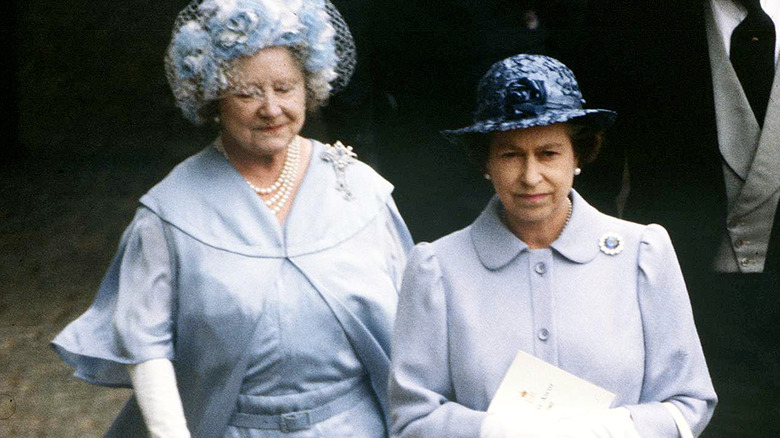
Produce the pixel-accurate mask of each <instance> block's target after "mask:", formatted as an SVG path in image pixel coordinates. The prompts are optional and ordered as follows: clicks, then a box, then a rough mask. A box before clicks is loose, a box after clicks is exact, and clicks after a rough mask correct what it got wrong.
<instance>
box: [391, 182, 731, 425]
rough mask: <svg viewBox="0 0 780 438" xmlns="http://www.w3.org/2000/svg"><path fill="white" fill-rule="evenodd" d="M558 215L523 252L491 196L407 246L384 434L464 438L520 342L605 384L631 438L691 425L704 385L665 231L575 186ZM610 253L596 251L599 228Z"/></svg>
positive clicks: (707, 409)
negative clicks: (553, 233) (677, 416)
mask: <svg viewBox="0 0 780 438" xmlns="http://www.w3.org/2000/svg"><path fill="white" fill-rule="evenodd" d="M571 196H572V200H573V211H572V215H571V219H570V222H569V224H568V225H567V226H566V227H565V228H564V230H563V232H562V234H561V236H560V237H559V238H558V239H557V240H556V241H555V242H553V243H552V245H551V247H550V248H546V249H534V250H530V249H529V248H528V246H527V245H526V244H525V243H523V242H522V241H521V240H520V239H518V238H517V237H515V236H514V235H513V234H512V233H511V232H510V231H509V229H507V228H506V227H505V226H504V224H503V223H502V221H501V220H500V209H501V208H503V207H501V203H500V202H499V200H498V198H497V197H494V198H493V199H492V200H491V202H490V203H489V204H488V206H487V208H486V209H485V210H484V211H483V213H482V214H481V216H480V217H479V218H478V219H477V220H476V221H475V222H474V223H473V224H472V225H470V226H469V227H467V228H465V229H463V230H460V231H457V232H455V233H453V234H450V235H448V236H445V237H443V238H442V239H439V240H437V241H436V242H433V243H431V244H426V243H423V244H420V245H418V246H417V247H415V249H414V250H413V251H412V253H411V254H410V256H409V262H408V264H407V268H406V272H405V274H404V280H403V285H402V288H401V298H400V301H399V305H398V313H397V319H396V324H395V335H394V340H393V349H392V352H393V360H392V365H391V379H390V404H391V416H392V419H393V426H392V432H393V433H394V434H395V435H397V436H401V437H405V438H412V437H419V438H436V437H442V438H444V437H446V438H461V437H462V438H476V437H479V431H480V426H481V422H482V419H483V418H484V416H485V415H486V414H485V412H484V411H485V410H486V409H487V407H488V405H489V404H490V400H491V399H492V397H493V395H494V394H495V391H496V389H497V388H498V385H499V383H500V381H501V379H502V377H503V376H504V374H505V373H506V371H507V369H508V368H509V365H510V363H511V362H512V360H513V359H514V357H515V355H516V354H517V352H518V351H519V350H523V351H525V352H528V353H530V354H533V355H534V356H536V357H539V358H541V359H543V360H545V361H546V362H548V363H550V364H553V365H555V366H558V367H560V368H562V369H564V370H566V371H568V372H570V373H572V374H574V375H576V376H579V377H581V378H583V379H585V380H588V381H590V382H592V383H595V384H596V385H599V386H601V387H603V388H605V389H607V390H609V391H611V392H613V393H615V394H616V395H617V396H616V399H615V401H614V406H626V407H627V408H628V409H629V410H630V412H631V416H632V418H633V421H634V424H635V427H636V429H637V431H638V432H639V434H640V436H642V437H643V438H655V437H658V438H660V437H665V438H669V437H677V436H678V432H677V428H676V424H675V422H674V420H673V418H672V416H671V415H670V413H669V411H668V410H667V409H666V408H665V407H664V406H662V405H661V402H671V403H673V404H674V405H675V406H676V407H677V408H679V410H680V411H681V412H682V414H683V416H684V418H685V420H686V422H687V423H688V424H689V425H690V427H691V429H692V430H693V432H694V433H695V434H696V435H698V434H699V433H701V431H702V429H703V428H704V427H705V426H706V424H707V422H708V421H709V419H710V417H711V415H712V412H713V409H714V407H715V403H716V396H715V392H714V390H713V387H712V383H711V381H710V377H709V373H708V371H707V366H706V364H705V361H704V356H703V354H702V350H701V346H700V343H699V338H698V335H697V333H696V328H695V326H694V322H693V317H692V314H691V307H690V303H689V300H688V295H687V292H686V288H685V284H684V282H683V277H682V275H681V273H680V268H679V266H678V264H677V260H676V257H675V254H674V250H673V248H672V245H671V242H670V240H669V237H668V235H667V234H666V231H665V230H664V229H663V228H662V227H660V226H658V225H649V226H642V225H638V224H634V223H630V222H626V221H622V220H619V219H616V218H613V217H609V216H606V215H604V214H601V213H599V212H598V211H597V210H596V209H594V208H593V207H591V206H590V205H588V204H587V203H586V202H585V201H584V200H583V199H582V198H581V197H580V196H579V195H578V194H577V193H576V192H575V191H572V192H571ZM608 233H611V234H613V235H615V236H619V237H620V240H621V241H622V244H623V247H622V251H620V252H619V253H617V254H614V255H610V254H607V253H606V252H603V251H602V250H601V249H600V246H599V241H600V238H601V237H602V236H604V235H605V234H608Z"/></svg>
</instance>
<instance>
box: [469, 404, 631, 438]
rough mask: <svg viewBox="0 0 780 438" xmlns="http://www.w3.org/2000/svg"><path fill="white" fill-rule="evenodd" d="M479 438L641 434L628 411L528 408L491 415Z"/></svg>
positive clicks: (583, 437) (615, 437)
mask: <svg viewBox="0 0 780 438" xmlns="http://www.w3.org/2000/svg"><path fill="white" fill-rule="evenodd" d="M480 438H639V434H638V433H637V431H636V429H635V428H634V422H633V421H632V420H631V414H630V413H629V411H628V409H626V408H616V409H598V410H583V409H551V410H548V411H535V410H530V409H529V410H521V411H519V412H513V413H512V414H508V413H505V412H504V413H500V414H490V415H488V416H487V417H486V418H485V420H484V421H483V423H482V429H481V431H480Z"/></svg>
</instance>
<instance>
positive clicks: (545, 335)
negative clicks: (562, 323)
mask: <svg viewBox="0 0 780 438" xmlns="http://www.w3.org/2000/svg"><path fill="white" fill-rule="evenodd" d="M536 336H537V337H538V338H539V339H541V340H542V341H546V340H547V339H548V338H549V337H550V332H549V331H547V329H541V330H539V333H537V334H536Z"/></svg>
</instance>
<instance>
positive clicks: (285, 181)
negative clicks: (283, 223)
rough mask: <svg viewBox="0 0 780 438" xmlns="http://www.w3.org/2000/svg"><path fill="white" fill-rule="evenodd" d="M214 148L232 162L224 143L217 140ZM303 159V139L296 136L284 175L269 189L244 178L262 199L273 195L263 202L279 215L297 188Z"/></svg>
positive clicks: (285, 163)
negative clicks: (299, 166)
mask: <svg viewBox="0 0 780 438" xmlns="http://www.w3.org/2000/svg"><path fill="white" fill-rule="evenodd" d="M214 147H216V148H217V150H218V151H220V152H221V153H222V155H224V156H225V158H227V159H228V161H230V157H228V154H227V151H226V150H225V148H224V146H222V141H221V140H217V142H216V143H215V144H214ZM300 158H301V137H299V136H297V135H296V136H295V138H293V140H292V141H291V142H290V144H289V146H287V154H286V155H285V157H284V167H283V168H282V173H281V174H279V177H278V178H276V181H274V183H273V184H271V185H270V186H268V187H258V186H256V185H254V184H252V183H251V182H250V181H249V180H248V179H246V178H244V181H246V183H247V184H249V187H251V188H252V190H254V191H255V193H257V194H258V195H260V196H261V197H264V196H269V195H272V196H271V197H270V198H268V199H265V198H263V202H265V205H267V206H268V208H269V209H271V211H272V212H273V213H274V214H277V213H279V211H281V209H282V208H283V207H284V205H285V204H286V203H287V201H288V200H289V199H290V194H292V191H293V187H295V180H296V179H297V177H298V165H299V164H300V161H301V160H300Z"/></svg>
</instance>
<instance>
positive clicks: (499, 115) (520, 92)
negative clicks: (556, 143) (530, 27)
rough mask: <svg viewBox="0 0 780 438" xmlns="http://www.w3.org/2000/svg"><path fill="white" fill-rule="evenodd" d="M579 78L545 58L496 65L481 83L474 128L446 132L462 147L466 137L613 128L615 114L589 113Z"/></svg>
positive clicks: (524, 57)
mask: <svg viewBox="0 0 780 438" xmlns="http://www.w3.org/2000/svg"><path fill="white" fill-rule="evenodd" d="M584 103H585V100H584V99H583V98H582V93H580V88H579V85H578V84H577V80H576V79H575V78H574V73H572V71H571V70H570V69H569V68H568V67H566V66H565V65H563V64H562V63H561V62H560V61H558V60H556V59H553V58H550V57H548V56H542V55H515V56H512V57H510V58H506V59H504V60H502V61H499V62H497V63H495V64H493V65H492V66H491V67H490V69H488V71H487V73H485V75H484V76H483V77H482V79H481V80H480V81H479V86H478V87H477V108H476V110H475V111H474V115H473V120H474V123H473V124H472V125H471V126H467V127H465V128H461V129H455V130H447V131H442V134H444V136H445V137H447V138H448V139H450V140H451V141H453V142H458V141H460V140H461V139H462V137H463V135H465V134H488V133H491V132H496V131H509V130H512V129H525V128H531V127H534V126H548V125H552V124H554V123H563V122H569V121H572V120H575V119H576V120H577V121H578V122H581V123H585V124H590V125H592V126H596V127H598V128H600V129H607V128H609V127H610V126H611V125H612V123H613V122H614V120H615V116H616V114H615V112H613V111H610V110H605V109H585V108H583V104H584Z"/></svg>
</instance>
